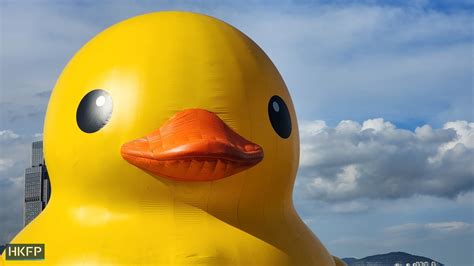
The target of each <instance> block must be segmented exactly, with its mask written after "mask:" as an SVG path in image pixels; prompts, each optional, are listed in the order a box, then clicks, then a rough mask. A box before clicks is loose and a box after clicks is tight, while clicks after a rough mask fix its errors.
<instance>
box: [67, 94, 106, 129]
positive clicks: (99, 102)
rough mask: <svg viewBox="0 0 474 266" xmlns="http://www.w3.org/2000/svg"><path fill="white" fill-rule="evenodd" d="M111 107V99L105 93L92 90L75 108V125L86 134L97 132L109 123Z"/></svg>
mask: <svg viewBox="0 0 474 266" xmlns="http://www.w3.org/2000/svg"><path fill="white" fill-rule="evenodd" d="M112 107H113V104H112V97H110V95H109V94H108V93H107V92H106V91H104V90H93V91H91V92H89V93H87V94H86V96H84V98H82V100H81V102H80V103H79V106H78V107H77V113H76V121H77V125H78V126H79V128H80V129H81V130H82V131H84V132H86V133H94V132H96V131H98V130H99V129H101V128H102V127H103V126H105V125H106V124H107V122H109V119H110V116H111V115H112Z"/></svg>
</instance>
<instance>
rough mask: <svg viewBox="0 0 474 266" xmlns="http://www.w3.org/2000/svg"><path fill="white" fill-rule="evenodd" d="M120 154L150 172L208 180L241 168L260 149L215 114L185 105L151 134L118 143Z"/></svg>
mask: <svg viewBox="0 0 474 266" xmlns="http://www.w3.org/2000/svg"><path fill="white" fill-rule="evenodd" d="M121 154H122V157H123V158H124V159H125V160H127V161H128V162H129V163H131V164H133V165H135V166H137V167H138V168H141V169H143V170H145V171H147V172H149V173H151V174H153V175H158V176H162V177H167V178H170V179H175V180H185V181H211V180H216V179H220V178H224V177H227V176H231V175H234V174H236V173H238V172H241V171H244V170H246V169H248V168H250V167H252V166H254V165H256V164H258V163H259V162H260V161H261V160H262V159H263V149H262V148H261V147H260V146H259V145H257V144H255V143H252V142H250V141H248V140H246V139H245V138H244V137H242V136H240V135H239V134H237V133H236V132H235V131H233V130H232V129H231V128H230V127H229V126H227V125H226V124H225V123H224V121H222V120H221V119H220V118H219V117H218V116H217V115H216V114H214V113H212V112H209V111H206V110H203V109H188V110H185V111H182V112H179V113H177V114H175V115H174V116H173V117H172V118H171V119H170V120H168V121H167V122H166V123H165V124H164V125H163V126H162V127H161V128H159V129H157V130H155V131H153V132H152V133H151V134H149V135H147V136H145V137H143V138H139V139H136V140H132V141H130V142H127V143H125V144H123V145H122V149H121Z"/></svg>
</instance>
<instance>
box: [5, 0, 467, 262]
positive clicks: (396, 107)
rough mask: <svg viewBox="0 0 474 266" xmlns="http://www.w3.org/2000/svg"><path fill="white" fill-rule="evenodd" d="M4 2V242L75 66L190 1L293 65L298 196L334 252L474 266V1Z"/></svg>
mask: <svg viewBox="0 0 474 266" xmlns="http://www.w3.org/2000/svg"><path fill="white" fill-rule="evenodd" d="M1 9H2V10H1V12H2V16H1V20H2V21H1V22H2V23H1V24H2V25H1V33H2V46H1V48H0V56H1V64H2V67H1V78H0V81H1V83H0V87H1V98H0V102H1V106H0V115H1V116H0V151H1V154H0V202H7V203H8V204H2V205H3V206H2V207H0V228H1V229H0V244H3V243H4V242H7V241H9V240H10V239H11V238H12V237H14V235H15V234H16V233H17V232H18V231H19V230H20V229H21V227H22V226H23V221H22V220H23V207H22V204H23V202H24V198H23V197H24V195H23V192H22V191H24V188H25V184H24V182H23V180H24V169H25V168H27V167H28V166H29V161H30V154H31V153H30V149H31V143H32V142H33V141H36V140H41V139H42V131H43V128H42V127H43V122H44V121H43V120H44V114H45V112H46V108H47V102H48V99H49V96H50V93H51V90H52V88H53V87H54V84H55V82H56V80H57V78H58V76H59V75H60V73H61V70H62V69H63V68H64V66H65V64H66V63H67V62H68V61H69V59H70V58H71V57H72V56H73V55H74V53H75V52H77V50H78V49H79V48H80V47H81V46H82V45H84V44H85V43H86V42H87V41H88V40H90V39H91V38H92V37H93V36H95V35H96V34H98V33H99V32H100V31H102V30H103V29H105V28H107V27H109V26H111V25H113V24H114V23H117V22H118V21H121V20H123V19H126V18H129V17H132V16H135V15H138V14H142V13H147V12H152V11H158V10H169V9H180V10H189V11H194V12H199V13H206V14H209V15H212V16H215V17H217V18H220V19H223V20H224V21H226V22H228V23H230V24H232V25H234V26H236V27H237V28H239V29H240V30H242V31H243V32H244V33H245V34H247V35H249V37H251V38H252V39H253V40H255V42H256V43H257V44H258V45H259V46H260V47H262V49H263V50H264V51H265V52H266V53H267V54H268V55H269V57H270V58H271V59H272V61H273V62H274V63H275V65H276V67H277V68H278V69H279V71H280V72H281V74H282V77H283V79H284V80H285V82H286V85H287V87H288V88H289V91H290V93H291V94H292V97H293V100H294V105H295V108H296V113H297V116H298V119H299V124H298V128H299V131H300V137H301V154H300V168H299V171H298V176H297V179H296V185H295V189H294V201H295V205H296V208H297V210H298V212H299V213H300V215H301V216H302V218H303V219H304V221H305V222H306V223H307V224H308V226H309V227H310V228H311V229H312V230H313V231H314V232H315V233H316V234H317V235H318V237H319V238H320V239H321V241H322V242H323V243H324V244H325V245H326V247H327V248H328V249H329V250H330V252H331V253H332V254H334V255H336V256H339V257H359V258H360V257H365V256H367V255H372V254H381V253H387V252H390V251H407V252H409V253H414V254H420V255H423V256H426V257H430V258H433V259H435V260H437V261H440V262H442V263H444V264H446V265H472V263H473V262H474V258H473V256H472V250H473V249H474V243H473V239H474V166H473V165H472V158H473V156H474V123H473V113H472V108H473V104H472V100H473V94H472V93H473V83H472V82H473V81H472V70H473V69H474V67H473V62H472V57H473V54H472V43H473V40H474V38H473V32H472V27H469V25H471V24H472V20H473V15H472V14H474V12H473V11H474V6H473V4H472V3H470V2H469V1H454V2H453V1H400V2H395V1H360V2H353V1H338V2H337V3H332V2H326V1H316V2H312V1H302V2H299V3H292V2H286V1H276V2H273V3H272V4H269V3H267V2H264V1H251V2H242V3H239V4H236V3H232V2H222V3H219V2H213V1H211V2H199V3H194V2H180V3H172V2H165V1H158V2H156V3H149V2H147V3H134V2H132V1H118V2H112V1H104V2H102V1H101V2H97V3H93V2H79V1H70V2H68V3H65V2H55V1H52V2H47V3H46V2H45V3H44V4H38V3H36V2H35V1H30V2H28V1H25V2H21V3H20V2H18V1H3V2H2V4H1ZM52 189H53V190H54V184H53V188H52Z"/></svg>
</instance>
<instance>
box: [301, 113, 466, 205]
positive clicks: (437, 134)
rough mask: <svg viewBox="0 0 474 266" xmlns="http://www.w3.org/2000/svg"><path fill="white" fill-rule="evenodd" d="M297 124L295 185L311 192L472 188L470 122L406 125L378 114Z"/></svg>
mask: <svg viewBox="0 0 474 266" xmlns="http://www.w3.org/2000/svg"><path fill="white" fill-rule="evenodd" d="M300 128H301V131H302V132H303V133H302V134H301V145H302V148H301V166H300V174H299V182H298V186H299V187H300V188H301V189H302V190H303V191H304V192H305V193H306V195H308V196H309V197H311V198H315V199H319V200H324V201H348V200H352V199H358V198H374V199H376V198H382V199H383V198H403V197H410V196H412V195H417V194H419V195H432V196H439V197H450V198H454V197H456V196H458V195H460V194H461V193H463V192H469V191H472V189H473V188H474V164H473V163H472V162H473V160H474V157H473V156H474V146H473V144H472V143H473V138H474V127H473V123H468V122H466V121H453V122H448V123H446V124H445V125H444V127H443V128H442V129H433V128H432V127H431V126H429V125H425V126H422V127H418V128H416V129H415V131H409V130H405V129H399V128H396V127H395V125H393V124H392V123H390V122H387V121H384V120H383V119H381V118H379V119H369V120H367V121H364V122H363V124H362V126H361V125H360V124H358V123H357V122H354V121H347V120H345V121H341V122H340V123H339V124H338V125H337V126H336V127H329V126H327V125H326V123H324V122H323V121H316V122H303V123H301V126H300Z"/></svg>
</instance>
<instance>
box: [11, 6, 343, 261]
mask: <svg viewBox="0 0 474 266" xmlns="http://www.w3.org/2000/svg"><path fill="white" fill-rule="evenodd" d="M44 149H45V158H46V164H47V165H48V170H49V173H50V178H51V183H52V186H53V193H52V197H51V200H50V203H49V205H48V206H47V208H46V209H45V210H44V211H43V212H42V213H41V214H40V215H39V216H38V217H37V218H36V219H35V220H34V221H32V222H31V223H30V224H29V225H28V226H27V227H26V228H24V229H23V231H21V232H20V233H19V234H18V235H17V236H16V237H15V238H14V240H13V242H12V243H44V244H45V256H46V258H45V260H43V261H29V262H28V263H29V264H33V263H34V264H41V263H44V264H59V265H106V264H123V265H131V264H156V265H195V264H204V265H328V266H331V265H343V263H342V262H341V261H340V260H339V259H337V258H334V257H332V256H331V255H330V254H329V253H328V251H327V250H326V249H325V247H324V246H323V245H322V244H321V243H320V241H319V240H318V239H317V238H316V236H315V235H314V234H313V233H312V232H311V230H310V229H308V227H307V226H306V225H305V224H304V223H303V222H302V220H301V219H300V218H299V216H298V214H297V213H296V211H295V209H294V207H293V202H292V191H293V184H294V180H295V176H296V172H297V168H298V160H299V137H298V126H297V121H296V116H295V110H294V108H293V104H292V101H291V97H290V95H289V93H288V90H287V88H286V86H285V83H284V81H283V79H282V78H281V76H280V74H279V73H278V71H277V69H276V68H275V66H274V65H273V64H272V62H271V61H270V59H269V58H268V57H267V56H266V55H265V53H264V52H263V51H262V50H261V49H260V48H259V47H258V46H257V45H256V44H255V43H254V42H253V41H252V40H250V39H249V38H248V37H247V36H245V35H244V34H243V33H241V32H240V31H238V30H237V29H235V28H234V27H232V26H230V25H228V24H226V23H224V22H222V21H220V20H217V19H215V18H212V17H209V16H205V15H200V14H195V13H188V12H157V13H151V14H145V15H141V16H137V17H134V18H131V19H128V20H126V21H123V22H120V23H118V24H116V25H114V26H112V27H110V28H109V29H107V30H105V31H104V32H102V33H100V34H99V35H97V36H96V37H95V38H94V39H92V40H91V41H90V42H89V43H87V44H86V45H85V46H84V47H83V48H82V49H81V50H80V51H79V52H78V53H77V54H76V55H75V56H74V57H73V58H72V59H71V61H70V62H69V64H68V65H67V67H66V68H65V69H64V71H63V73H62V74H61V76H60V78H59V80H58V81H57V84H56V86H55V88H54V90H53V93H52V95H51V99H50V102H49V105H48V110H47V114H46V120H45V128H44ZM6 262H7V263H15V262H14V261H6ZM18 263H21V262H18Z"/></svg>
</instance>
